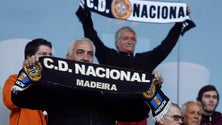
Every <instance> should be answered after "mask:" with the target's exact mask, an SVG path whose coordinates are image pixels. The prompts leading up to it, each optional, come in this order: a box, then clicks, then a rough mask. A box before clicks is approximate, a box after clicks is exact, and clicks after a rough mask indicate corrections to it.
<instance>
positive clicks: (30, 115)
mask: <svg viewBox="0 0 222 125" xmlns="http://www.w3.org/2000/svg"><path fill="white" fill-rule="evenodd" d="M17 77H18V75H17V74H14V75H11V76H9V78H8V79H7V80H6V82H5V84H4V87H3V102H4V104H5V106H6V107H7V108H8V109H9V110H10V111H11V113H10V125H46V119H45V116H44V114H43V112H42V110H31V109H26V108H20V107H18V106H16V105H14V104H13V102H12V101H11V87H12V86H13V85H14V83H15V81H16V79H17Z"/></svg>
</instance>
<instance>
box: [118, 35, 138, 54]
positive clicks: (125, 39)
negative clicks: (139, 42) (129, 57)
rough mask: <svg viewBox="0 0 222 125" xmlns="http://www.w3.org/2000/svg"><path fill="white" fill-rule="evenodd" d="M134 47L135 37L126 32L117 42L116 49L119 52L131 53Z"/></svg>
mask: <svg viewBox="0 0 222 125" xmlns="http://www.w3.org/2000/svg"><path fill="white" fill-rule="evenodd" d="M135 45H136V36H135V34H134V33H133V32H130V31H127V32H125V33H123V34H122V36H121V37H120V40H119V41H118V42H117V47H118V50H119V51H120V52H125V53H133V52H134V50H135Z"/></svg>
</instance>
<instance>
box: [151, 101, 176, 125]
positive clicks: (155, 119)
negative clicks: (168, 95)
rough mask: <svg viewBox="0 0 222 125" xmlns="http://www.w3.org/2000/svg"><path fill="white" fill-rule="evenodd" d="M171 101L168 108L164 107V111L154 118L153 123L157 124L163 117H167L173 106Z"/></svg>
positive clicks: (167, 105)
mask: <svg viewBox="0 0 222 125" xmlns="http://www.w3.org/2000/svg"><path fill="white" fill-rule="evenodd" d="M171 103H172V102H171V101H170V100H169V102H167V104H166V106H165V107H164V109H163V110H162V111H161V112H160V113H159V114H158V115H156V116H154V117H153V121H154V122H155V123H156V122H159V121H160V120H161V119H162V118H163V117H165V116H166V114H167V112H168V110H169V108H170V106H171Z"/></svg>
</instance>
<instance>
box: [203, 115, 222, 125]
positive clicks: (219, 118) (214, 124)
mask: <svg viewBox="0 0 222 125" xmlns="http://www.w3.org/2000/svg"><path fill="white" fill-rule="evenodd" d="M200 125H222V114H221V113H220V112H214V113H213V115H211V116H206V115H204V114H203V115H202V119H201V124H200Z"/></svg>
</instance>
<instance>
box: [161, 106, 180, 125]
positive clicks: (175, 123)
mask: <svg viewBox="0 0 222 125" xmlns="http://www.w3.org/2000/svg"><path fill="white" fill-rule="evenodd" d="M160 123H161V125H181V124H182V123H183V122H182V113H181V111H180V109H179V108H177V107H171V108H170V110H169V112H168V113H167V115H166V116H165V117H164V118H163V119H161V120H160Z"/></svg>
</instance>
